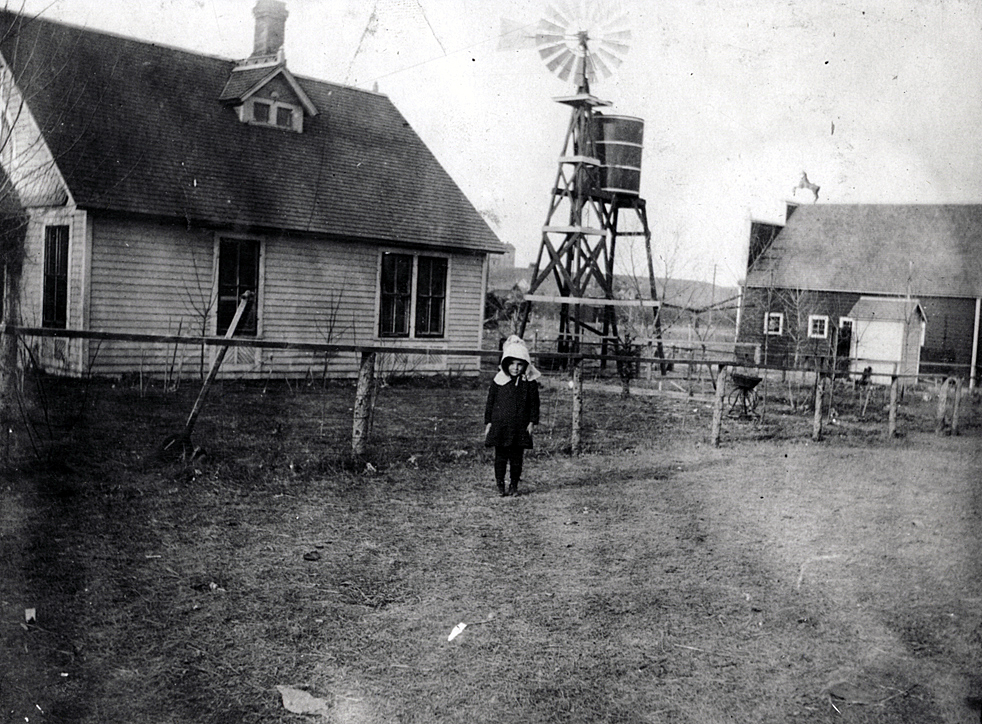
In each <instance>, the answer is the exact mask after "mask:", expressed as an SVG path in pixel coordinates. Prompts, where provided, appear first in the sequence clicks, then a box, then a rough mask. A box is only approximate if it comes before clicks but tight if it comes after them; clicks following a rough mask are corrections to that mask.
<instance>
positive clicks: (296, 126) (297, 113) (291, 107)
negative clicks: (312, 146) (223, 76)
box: [239, 97, 303, 133]
mask: <svg viewBox="0 0 982 724" xmlns="http://www.w3.org/2000/svg"><path fill="white" fill-rule="evenodd" d="M257 105H261V106H265V107H266V108H268V109H269V115H268V116H267V119H266V120H265V121H261V120H259V119H257V118H256V106H257ZM282 110H286V111H289V112H290V124H289V125H286V126H284V125H280V124H279V123H278V122H277V121H278V119H279V113H280V111H282ZM239 118H240V119H241V120H242V121H244V122H245V123H248V124H250V125H253V126H263V127H264V128H279V129H280V130H282V131H294V132H296V133H300V132H301V131H303V109H302V108H300V107H299V106H297V105H295V104H293V103H284V102H283V101H281V100H278V99H276V98H266V97H255V98H249V99H248V100H247V101H245V103H243V104H242V105H241V106H240V107H239Z"/></svg>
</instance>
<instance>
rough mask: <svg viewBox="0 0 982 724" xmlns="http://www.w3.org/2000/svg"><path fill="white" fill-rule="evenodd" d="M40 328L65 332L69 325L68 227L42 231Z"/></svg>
mask: <svg viewBox="0 0 982 724" xmlns="http://www.w3.org/2000/svg"><path fill="white" fill-rule="evenodd" d="M41 307H42V309H41V326H42V327H51V328H54V329H64V328H65V327H66V325H67V323H68V227H67V226H48V227H45V229H44V291H43V298H42V301H41Z"/></svg>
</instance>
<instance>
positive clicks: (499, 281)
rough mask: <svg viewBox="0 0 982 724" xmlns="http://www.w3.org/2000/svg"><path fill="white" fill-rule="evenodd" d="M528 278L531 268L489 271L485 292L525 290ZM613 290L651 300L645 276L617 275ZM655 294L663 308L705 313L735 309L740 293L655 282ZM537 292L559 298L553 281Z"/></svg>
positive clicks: (687, 282) (697, 283)
mask: <svg viewBox="0 0 982 724" xmlns="http://www.w3.org/2000/svg"><path fill="white" fill-rule="evenodd" d="M531 278H532V268H531V267H510V268H499V269H492V270H491V278H490V280H489V283H488V290H489V291H491V292H494V293H496V294H499V295H501V294H503V293H506V292H508V291H509V290H511V289H513V288H514V286H515V285H516V284H519V285H521V288H522V289H523V290H525V289H528V285H529V281H530V280H531ZM614 286H615V289H616V290H617V296H618V297H619V298H621V299H636V298H638V297H639V296H640V298H642V299H649V298H650V297H651V295H650V289H649V284H648V277H646V276H644V277H637V278H635V277H631V276H627V275H622V274H618V275H616V276H615V278H614ZM655 290H656V292H657V294H658V299H659V300H660V301H661V302H663V303H664V304H665V305H670V306H675V307H682V308H686V309H694V310H701V309H706V308H707V307H710V306H712V305H714V304H715V305H717V308H719V307H723V308H729V307H732V308H735V307H736V306H737V299H736V297H737V295H738V294H739V293H740V290H739V289H738V288H737V287H724V286H719V285H716V286H715V287H714V285H713V284H711V283H709V282H703V281H698V280H695V279H668V280H665V279H655ZM536 292H537V293H538V294H558V290H557V289H556V285H555V282H554V281H553V280H552V279H550V280H549V281H548V282H546V283H544V284H543V285H542V286H541V287H539V289H538V290H536ZM597 296H599V294H597Z"/></svg>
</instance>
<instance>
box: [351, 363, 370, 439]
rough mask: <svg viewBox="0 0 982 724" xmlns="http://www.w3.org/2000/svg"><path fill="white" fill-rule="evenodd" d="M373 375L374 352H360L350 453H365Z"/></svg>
mask: <svg viewBox="0 0 982 724" xmlns="http://www.w3.org/2000/svg"><path fill="white" fill-rule="evenodd" d="M374 377H375V353H374V352H362V353H361V365H360V366H359V368H358V386H357V388H356V389H355V408H354V422H353V423H352V427H351V453H352V454H353V455H355V456H360V455H363V454H364V453H365V445H366V444H367V442H368V434H369V429H368V425H369V423H368V421H369V419H370V418H371V413H372V386H373V384H374Z"/></svg>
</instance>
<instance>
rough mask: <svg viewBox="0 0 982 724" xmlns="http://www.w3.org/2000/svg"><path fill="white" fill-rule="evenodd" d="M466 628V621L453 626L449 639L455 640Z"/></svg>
mask: <svg viewBox="0 0 982 724" xmlns="http://www.w3.org/2000/svg"><path fill="white" fill-rule="evenodd" d="M465 628H467V624H466V623H458V624H457V625H456V626H454V627H453V631H451V632H450V635H449V636H447V641H453V640H454V639H455V638H457V637H458V636H460V634H461V633H462V632H463V631H464V629H465Z"/></svg>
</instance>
